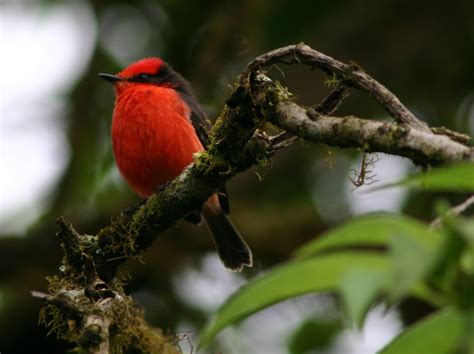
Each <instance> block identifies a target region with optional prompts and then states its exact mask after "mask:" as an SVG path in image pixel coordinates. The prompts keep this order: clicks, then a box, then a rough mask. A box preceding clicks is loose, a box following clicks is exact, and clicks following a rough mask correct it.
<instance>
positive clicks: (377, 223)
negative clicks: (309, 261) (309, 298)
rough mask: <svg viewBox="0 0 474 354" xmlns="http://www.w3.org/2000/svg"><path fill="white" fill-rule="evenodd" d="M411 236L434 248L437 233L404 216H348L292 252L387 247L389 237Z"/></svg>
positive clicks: (305, 254) (302, 254) (308, 253)
mask: <svg viewBox="0 0 474 354" xmlns="http://www.w3.org/2000/svg"><path fill="white" fill-rule="evenodd" d="M402 233H403V234H407V235H411V236H412V237H413V238H415V239H416V240H418V242H421V243H422V244H424V245H428V247H430V248H431V247H432V248H435V247H436V245H437V244H438V243H439V242H440V240H441V236H440V234H439V233H437V232H436V231H434V230H429V229H428V227H427V225H426V224H423V223H420V222H418V221H416V220H414V219H411V218H407V217H404V216H397V215H391V214H373V215H367V216H362V217H359V218H355V219H352V220H351V221H349V222H347V223H345V224H344V225H342V226H340V227H337V228H335V229H332V230H330V231H328V232H326V233H324V234H322V235H321V236H319V237H318V238H317V239H315V240H314V241H311V242H309V243H308V244H306V245H305V246H303V247H301V248H300V249H299V250H297V251H296V257H297V258H304V257H308V256H311V255H313V254H315V253H318V252H322V251H328V250H333V249H337V248H343V247H346V248H347V247H355V246H357V247H360V246H376V247H379V246H388V244H389V242H390V240H391V238H392V237H394V236H397V235H399V234H402Z"/></svg>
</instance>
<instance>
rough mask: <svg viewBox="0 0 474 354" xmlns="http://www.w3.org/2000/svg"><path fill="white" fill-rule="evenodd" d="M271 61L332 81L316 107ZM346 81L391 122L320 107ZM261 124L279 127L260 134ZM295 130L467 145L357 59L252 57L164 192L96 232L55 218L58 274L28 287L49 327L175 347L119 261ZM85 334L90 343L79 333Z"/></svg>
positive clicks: (377, 142) (463, 152)
mask: <svg viewBox="0 0 474 354" xmlns="http://www.w3.org/2000/svg"><path fill="white" fill-rule="evenodd" d="M277 62H284V63H287V64H293V63H297V62H303V63H305V64H308V65H310V66H311V67H312V68H314V67H318V68H320V69H322V70H324V71H326V72H328V73H329V74H334V75H336V76H337V77H338V78H339V79H340V83H339V86H338V87H337V88H336V89H335V90H333V92H332V93H331V94H330V95H329V96H328V97H327V98H326V99H325V100H324V101H323V102H322V103H321V104H320V105H317V106H314V107H304V106H302V105H299V104H298V103H296V100H295V99H294V97H293V96H292V95H291V93H289V92H288V91H287V90H286V89H285V88H283V87H282V86H281V85H280V84H278V83H276V82H273V81H271V80H270V79H269V78H268V77H266V76H265V75H264V74H262V73H260V72H259V71H258V69H259V68H261V67H264V66H268V65H272V64H274V63H277ZM346 86H353V87H356V88H359V89H362V90H364V91H366V92H369V93H370V94H371V95H373V96H374V97H375V99H377V101H379V103H380V104H382V105H383V106H384V107H385V108H386V109H387V111H388V112H390V114H391V115H392V116H393V117H394V118H395V121H396V123H389V122H378V121H371V120H367V119H361V118H357V117H354V116H349V117H343V118H340V117H331V116H329V114H332V112H333V111H334V110H335V109H336V108H337V106H338V104H339V103H340V102H341V101H342V100H343V99H344V97H345V96H346V95H347V92H346ZM267 122H270V123H272V124H274V125H276V126H278V127H279V128H281V129H282V130H283V133H282V134H280V135H277V136H274V137H268V136H267V135H266V134H265V132H264V131H263V129H264V127H265V124H266V123H267ZM295 137H299V138H302V139H305V140H308V141H312V142H314V143H324V144H327V145H330V146H335V147H340V148H359V149H363V150H364V151H366V152H384V153H389V154H395V155H399V156H404V157H407V158H409V159H411V160H413V161H414V162H415V163H418V164H442V163H452V162H456V161H460V160H469V161H473V160H474V153H473V149H472V148H470V147H467V146H465V145H463V144H461V143H459V142H456V141H453V140H451V139H449V138H448V137H447V136H445V135H437V134H433V133H432V132H431V130H430V129H429V128H428V127H427V126H426V124H425V123H423V122H421V121H419V120H418V118H416V117H415V116H414V115H413V114H412V113H411V112H410V111H408V109H407V108H406V107H405V106H404V105H403V104H402V103H401V102H400V101H399V100H398V98H397V97H395V95H393V93H391V92H390V91H389V90H387V89H386V88H385V87H384V86H382V85H381V84H380V83H378V82H377V81H376V80H374V79H373V78H371V77H370V76H369V75H367V74H366V73H365V72H364V71H363V70H362V69H360V68H359V67H358V66H356V65H353V64H352V65H347V64H343V63H341V62H339V61H336V60H335V59H333V58H330V57H328V56H326V55H324V54H322V53H319V52H317V51H315V50H313V49H311V48H309V47H308V46H305V45H303V44H299V45H295V46H288V47H284V48H280V49H277V50H275V51H272V52H269V53H267V54H264V55H262V56H260V57H258V58H256V59H255V60H253V61H252V62H251V63H250V64H249V65H248V66H247V67H246V69H245V70H244V72H243V73H242V75H241V76H240V79H239V81H238V83H237V85H236V86H235V88H234V90H233V92H232V94H231V96H230V98H229V99H228V100H227V102H226V105H225V107H224V108H223V110H222V113H221V115H220V117H219V118H218V119H217V121H216V123H215V125H214V127H213V129H212V131H211V132H210V145H209V147H208V150H207V151H206V152H201V153H199V154H196V156H195V159H194V163H193V164H192V165H190V166H188V167H187V168H186V169H185V170H184V171H183V173H182V174H181V175H180V176H179V177H177V178H176V179H174V180H173V181H172V182H171V183H170V184H169V185H168V186H167V187H166V188H165V189H164V190H162V191H160V192H159V193H158V194H155V195H153V196H151V197H150V198H148V200H147V201H146V203H145V204H144V205H142V206H140V207H139V208H137V209H136V210H134V211H133V212H132V213H128V214H124V215H122V216H120V217H117V218H116V219H115V220H114V221H113V222H112V223H111V224H110V225H109V226H107V227H105V228H103V229H102V230H100V231H99V232H98V233H97V234H96V235H81V234H79V233H78V232H77V231H76V230H74V228H73V226H72V225H71V224H69V223H67V222H66V221H65V220H64V219H62V218H60V219H59V220H58V224H59V227H60V231H59V233H58V235H59V240H60V242H61V245H62V247H63V249H64V253H65V255H64V259H63V261H62V265H61V267H60V272H61V273H60V275H59V276H57V277H53V278H51V284H50V288H49V294H39V293H34V296H36V297H40V298H42V299H44V300H45V301H47V303H48V304H49V305H50V306H52V307H53V308H55V309H56V312H54V310H52V309H51V308H50V311H52V312H51V313H52V314H53V316H52V317H53V319H52V321H51V323H52V325H53V328H56V330H57V331H58V332H60V333H59V334H60V335H62V336H63V337H65V338H66V339H68V340H69V341H71V342H74V343H76V344H77V345H79V347H80V348H81V349H82V350H83V351H85V352H90V353H103V352H106V351H108V350H112V349H113V348H118V349H120V350H121V351H124V352H126V351H130V350H132V351H133V352H144V353H160V352H163V351H164V350H165V349H166V350H168V352H169V353H174V352H178V349H177V348H176V346H175V345H174V343H173V341H172V338H171V339H170V338H167V337H164V336H163V335H161V333H160V332H159V331H158V330H156V329H153V328H151V327H150V326H148V325H147V324H146V323H145V321H144V319H143V315H142V314H141V312H140V311H139V310H138V309H137V308H136V307H135V305H134V304H133V301H132V300H131V299H130V298H129V297H128V296H126V294H125V293H124V290H123V284H122V280H121V277H120V275H119V267H120V265H121V264H123V263H124V262H125V261H126V260H127V259H129V258H132V257H134V256H137V255H139V254H140V253H141V252H142V251H143V250H146V249H147V248H148V247H149V246H150V245H151V244H152V243H153V242H154V241H155V240H156V239H157V237H158V236H159V234H160V233H162V232H163V231H165V230H166V229H168V228H170V227H171V226H173V225H174V224H175V223H176V222H178V221H179V220H180V219H181V218H182V217H184V216H185V215H187V214H188V213H190V212H192V211H199V210H200V209H201V206H202V204H203V203H204V202H205V201H206V200H207V199H208V198H209V196H210V195H211V194H212V193H214V192H216V191H217V190H219V188H220V187H222V186H223V185H224V184H225V183H226V182H227V181H229V180H230V179H231V178H233V177H234V176H236V175H237V174H238V173H240V172H243V171H245V170H247V169H249V168H251V167H252V166H254V165H256V164H259V163H262V162H265V161H266V160H267V159H268V158H270V157H271V156H272V155H273V154H274V153H275V151H276V150H277V149H280V148H282V147H284V146H287V144H288V142H292V141H294V140H296V138H295ZM88 339H89V340H88Z"/></svg>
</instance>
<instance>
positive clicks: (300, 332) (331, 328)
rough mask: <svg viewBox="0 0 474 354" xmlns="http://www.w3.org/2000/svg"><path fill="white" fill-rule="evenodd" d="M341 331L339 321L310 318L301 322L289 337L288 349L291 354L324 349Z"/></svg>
mask: <svg viewBox="0 0 474 354" xmlns="http://www.w3.org/2000/svg"><path fill="white" fill-rule="evenodd" d="M341 330H342V325H341V323H340V321H337V320H328V319H319V318H312V319H310V320H308V321H305V322H303V324H302V325H301V326H299V327H298V328H297V329H296V331H294V332H293V334H292V335H291V337H290V340H289V343H288V349H289V352H290V353H291V354H303V353H308V352H314V351H315V350H317V349H324V348H326V347H327V346H329V344H331V342H332V340H333V338H334V337H335V336H336V335H337V334H338V333H339V332H340V331H341Z"/></svg>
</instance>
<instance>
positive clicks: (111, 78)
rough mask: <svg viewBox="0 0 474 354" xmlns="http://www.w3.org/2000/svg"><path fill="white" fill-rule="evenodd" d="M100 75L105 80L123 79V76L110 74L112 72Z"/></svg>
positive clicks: (112, 81)
mask: <svg viewBox="0 0 474 354" xmlns="http://www.w3.org/2000/svg"><path fill="white" fill-rule="evenodd" d="M99 77H101V78H102V79H104V80H107V81H108V82H111V83H113V84H114V83H116V82H117V81H122V80H123V79H122V78H121V77H118V76H115V75H110V74H102V73H101V74H99Z"/></svg>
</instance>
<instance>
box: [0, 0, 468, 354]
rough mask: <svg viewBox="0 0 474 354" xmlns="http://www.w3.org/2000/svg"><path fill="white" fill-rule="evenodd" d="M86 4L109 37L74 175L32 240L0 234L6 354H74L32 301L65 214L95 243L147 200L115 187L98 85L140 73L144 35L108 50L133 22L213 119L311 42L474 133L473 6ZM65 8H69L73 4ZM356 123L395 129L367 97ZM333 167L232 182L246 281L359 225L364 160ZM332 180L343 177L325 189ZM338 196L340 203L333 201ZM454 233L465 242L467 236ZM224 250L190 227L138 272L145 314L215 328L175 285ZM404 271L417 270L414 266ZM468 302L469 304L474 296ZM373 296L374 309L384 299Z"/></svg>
mask: <svg viewBox="0 0 474 354" xmlns="http://www.w3.org/2000/svg"><path fill="white" fill-rule="evenodd" d="M83 4H84V6H90V7H91V8H92V10H93V13H94V16H95V18H96V21H97V23H98V31H99V33H98V39H97V42H96V43H95V49H94V52H93V54H92V57H91V58H84V61H88V62H89V65H88V68H87V70H86V71H85V72H84V73H83V75H82V77H81V78H80V79H79V80H78V82H76V83H75V85H74V88H73V89H72V90H71V91H70V92H68V93H67V94H66V95H64V102H65V104H66V105H67V109H65V110H64V114H63V117H62V119H63V120H64V122H65V124H64V126H66V127H67V136H68V142H69V144H70V148H71V158H70V161H69V164H68V166H67V167H66V169H65V171H64V173H63V175H62V177H61V179H60V181H59V183H58V184H57V186H56V188H55V189H54V191H53V192H52V193H51V196H50V203H48V204H45V205H44V208H43V210H42V214H43V216H42V217H41V218H40V219H39V220H38V221H37V222H36V223H35V224H34V225H33V226H32V227H31V228H30V229H29V230H28V232H27V233H26V235H25V237H22V238H19V237H16V236H11V235H5V234H2V235H0V259H1V260H2V261H1V262H0V299H1V302H0V328H2V331H0V351H2V352H5V353H11V352H16V353H31V352H35V353H63V352H65V350H66V345H65V343H62V342H60V341H57V340H56V338H54V337H47V336H46V329H45V328H43V327H38V326H37V316H38V312H39V308H40V306H41V304H40V303H38V302H37V301H35V300H33V299H32V298H31V296H30V294H29V291H30V290H32V289H38V290H41V289H43V290H44V289H45V288H46V281H45V280H44V277H45V276H46V275H48V274H52V273H55V271H56V268H57V266H58V264H59V261H60V257H61V250H60V249H59V247H58V242H57V239H56V238H55V232H56V229H55V225H54V220H55V218H56V217H57V216H59V215H64V216H65V217H66V219H68V220H70V221H72V222H73V224H74V225H75V226H76V228H77V229H78V230H79V231H80V232H81V233H94V232H95V231H97V230H98V229H99V228H100V227H102V226H104V225H106V224H107V223H108V222H109V221H110V218H112V217H113V216H114V215H117V214H118V213H120V211H121V210H122V209H125V208H127V207H129V206H131V205H133V204H135V203H136V202H137V201H138V199H137V197H136V196H134V195H133V193H132V192H131V191H130V190H129V189H128V187H126V186H125V185H122V184H121V185H117V184H114V183H109V182H107V181H108V178H109V177H110V173H111V170H112V167H113V157H112V154H111V150H110V145H109V141H110V133H109V125H110V118H111V114H112V106H113V93H112V91H111V89H110V87H109V86H108V85H104V83H103V82H102V81H101V80H98V78H97V76H96V75H97V73H98V72H116V71H118V70H119V69H120V68H121V67H123V66H124V65H125V64H126V63H125V62H124V59H123V57H121V56H120V55H117V54H114V53H116V52H117V53H121V54H122V55H125V56H126V55H127V53H130V52H131V49H130V48H132V47H133V44H134V42H136V41H138V40H139V39H140V33H138V34H136V35H135V37H133V36H132V37H131V39H130V40H129V41H130V43H129V42H127V41H125V39H123V42H122V43H121V46H119V47H120V48H115V51H112V50H111V49H110V48H109V46H108V44H110V43H111V42H112V41H111V40H110V35H111V34H113V32H114V31H115V30H116V29H117V28H120V25H122V24H124V23H127V21H128V19H129V17H130V16H131V14H132V13H133V14H135V15H136V16H138V18H139V22H140V23H142V24H146V26H148V27H147V28H148V32H147V36H146V42H145V43H144V44H143V45H142V46H141V47H139V48H138V49H135V50H134V51H133V53H134V56H135V57H136V59H138V58H140V57H145V56H151V55H159V56H162V57H163V58H165V59H166V60H167V61H168V62H169V63H170V64H171V65H172V66H173V67H174V68H175V69H176V70H177V71H179V72H181V73H182V74H183V75H184V76H185V77H187V78H188V79H189V80H190V82H191V84H192V85H193V87H194V90H195V93H196V95H197V96H198V98H199V99H200V101H201V103H202V104H203V107H204V108H205V109H206V111H207V112H208V113H209V115H210V117H211V118H212V119H213V118H215V116H216V115H217V114H218V113H219V110H220V109H221V107H222V105H223V102H224V101H225V99H226V98H227V96H228V94H229V92H230V90H228V89H227V86H228V85H230V84H232V83H233V81H234V79H235V76H236V75H237V74H238V73H239V71H240V70H241V69H242V68H243V67H244V65H245V64H246V63H247V62H248V61H249V60H250V59H252V58H253V57H255V56H256V55H258V54H261V53H263V52H264V51H266V50H270V49H274V48H276V47H278V46H283V45H287V44H290V43H297V42H300V41H304V42H305V43H307V44H309V45H310V46H312V47H314V48H316V49H318V50H320V51H322V52H324V53H326V54H328V55H331V56H334V57H336V58H338V59H340V60H344V61H355V62H357V63H358V64H359V65H361V66H362V67H363V68H365V69H366V70H367V71H368V72H369V73H371V74H372V75H373V76H374V77H375V78H377V79H378V80H379V81H381V82H382V83H383V84H385V85H386V86H387V87H389V88H390V89H391V90H393V91H394V92H395V93H396V94H398V95H399V97H400V99H401V100H402V101H403V102H405V103H406V104H407V105H408V106H409V107H411V108H413V109H414V110H415V111H416V112H417V114H418V115H419V116H420V117H422V118H423V119H424V120H426V121H427V122H428V123H429V124H430V125H437V126H440V125H444V126H447V127H448V128H451V129H454V130H458V131H461V132H465V133H470V134H471V135H472V133H473V132H472V129H473V128H472V123H470V122H469V117H470V116H469V109H472V104H473V100H474V99H473V93H474V71H473V70H472V63H474V2H473V1H471V0H454V1H452V2H450V3H449V6H448V5H447V4H446V3H445V2H443V1H428V0H422V1H417V2H416V3H413V1H408V0H400V1H395V0H369V1H364V2H363V3H361V2H360V1H355V0H346V1H342V0H338V1H310V0H302V1H289V0H276V1H271V2H270V1H263V0H243V1H211V0H207V1H189V0H177V1H176V0H173V1H171V0H163V1H158V0H157V1H134V2H132V1H126V0H123V1H99V0H90V1H84V2H83ZM88 4H89V5H88ZM8 5H9V4H8V3H2V6H8ZM17 5H18V6H23V7H25V8H26V9H27V8H28V7H32V6H42V7H43V10H44V11H45V12H47V11H49V10H50V9H51V8H52V7H54V6H57V5H58V2H56V1H38V2H37V3H33V2H21V3H20V4H17ZM61 5H65V6H67V2H65V3H64V4H61ZM135 15H134V16H135ZM106 19H107V21H106ZM32 40H33V39H32ZM280 69H281V70H282V71H283V72H284V73H285V75H284V76H283V75H282V74H281V73H280V72H279V71H278V70H276V69H272V70H270V74H271V75H272V76H274V77H275V78H278V79H279V80H281V81H283V82H284V84H286V85H287V86H288V87H289V89H290V91H292V92H293V93H294V94H295V95H296V96H297V97H299V98H300V100H301V101H302V102H304V103H306V104H313V103H317V102H318V99H320V98H321V97H323V96H324V95H325V93H326V92H327V88H326V87H325V86H324V84H323V83H322V82H323V80H324V76H323V75H322V74H320V73H316V72H315V73H312V72H308V71H307V69H306V68H301V67H288V68H287V67H281V68H280ZM469 107H471V108H469ZM348 113H351V114H358V115H360V116H362V117H374V118H384V117H385V113H383V111H382V110H381V109H380V107H378V106H377V105H376V104H375V103H373V102H372V101H371V100H370V98H369V97H366V96H363V95H362V94H359V93H355V94H353V95H352V96H351V97H350V98H349V99H348V101H347V103H345V104H344V105H343V107H341V110H340V111H339V112H338V114H348ZM471 117H472V116H471ZM469 129H471V131H470V130H469ZM331 154H332V155H337V156H338V157H336V158H335V161H336V162H337V163H338V165H337V166H336V167H335V170H330V168H329V167H328V165H327V164H325V163H324V161H325V160H326V159H327V158H328V150H327V149H326V148H324V147H320V146H312V145H308V144H299V145H298V146H293V147H291V148H290V149H287V150H286V151H282V152H281V153H280V154H279V155H277V156H276V157H275V158H274V160H273V162H272V164H271V166H270V167H269V168H267V169H264V170H262V171H259V174H260V175H261V176H263V180H262V181H261V182H260V181H259V179H258V178H257V177H256V176H255V175H254V174H252V173H248V174H246V175H242V176H239V177H238V178H236V179H235V180H233V181H232V182H231V183H230V185H229V186H228V189H229V192H230V196H231V203H232V205H231V208H232V218H233V220H234V222H235V224H236V225H238V227H239V229H240V230H241V232H242V234H243V235H245V238H246V239H247V240H248V242H249V244H250V245H251V247H252V248H253V250H254V255H255V263H256V266H255V268H254V269H253V270H251V271H249V272H248V273H247V274H245V275H246V276H251V275H253V274H255V273H257V272H258V271H260V270H262V269H266V268H267V267H269V266H272V265H274V264H276V263H280V262H281V261H284V260H286V259H288V258H289V257H290V255H291V254H292V252H293V251H294V250H295V249H296V248H297V247H298V246H300V245H302V244H303V243H304V242H306V241H308V240H311V239H312V238H313V237H314V235H319V234H320V233H322V232H323V231H325V230H326V229H328V228H329V227H330V226H332V224H334V223H339V222H341V221H342V220H341V219H342V218H343V217H344V216H346V217H350V212H349V211H348V210H349V208H348V203H350V202H351V200H348V199H347V198H346V197H344V196H343V193H342V192H341V190H342V187H341V183H343V182H344V180H345V176H346V171H347V170H346V169H347V168H348V167H349V162H350V160H352V159H354V158H355V157H356V156H357V152H350V151H349V152H346V151H332V152H331ZM341 156H343V157H344V158H342V157H341ZM321 176H329V178H325V179H324V180H323V179H320V178H322V177H321ZM318 181H320V182H319V183H318ZM321 181H324V183H322V182H321ZM382 182H383V181H382ZM327 190H336V191H337V193H334V194H333V195H331V197H330V199H323V198H322V196H323V195H324V192H325V191H327ZM440 197H443V198H445V199H447V200H449V201H450V202H451V203H456V202H459V201H460V200H461V199H462V198H463V196H462V195H459V194H453V193H449V192H432V191H423V192H419V191H411V192H410V193H409V195H408V197H407V198H406V201H405V204H404V205H403V209H404V210H405V211H406V213H407V214H408V215H411V216H414V217H416V218H418V219H421V220H429V219H430V218H433V216H435V213H433V208H431V207H430V206H431V205H432V204H433V202H434V201H435V200H438V199H439V198H440ZM330 207H331V208H336V209H334V210H343V211H344V212H341V213H334V215H332V217H331V218H330V219H329V218H327V217H326V216H323V215H322V213H320V212H319V211H320V210H325V209H328V208H330ZM331 210H333V209H331ZM465 227H468V226H465ZM471 229H472V228H471ZM451 232H452V233H453V234H458V233H462V232H463V231H461V230H458V229H457V228H456V227H453V228H452V231H451ZM408 234H410V233H408ZM450 239H451V238H450ZM321 240H323V239H321ZM392 246H393V247H395V248H394V252H393V254H394V258H397V257H398V256H397V251H396V249H397V247H398V246H399V247H400V248H402V249H403V247H405V246H404V245H398V246H397V245H390V247H392ZM449 249H451V248H449ZM452 249H453V255H452V256H449V257H447V258H446V262H447V263H448V264H452V263H453V262H454V263H456V262H457V261H458V260H459V257H462V264H463V265H464V266H465V267H470V265H472V262H473V261H472V252H471V254H470V256H469V254H466V253H465V252H464V251H463V252H462V255H460V254H458V253H459V252H457V251H456V248H455V247H454V246H453V248H452ZM212 250H213V245H212V242H211V240H210V238H209V237H208V235H207V230H205V228H203V227H201V228H196V227H193V226H190V225H187V224H185V223H181V224H180V225H178V226H177V227H175V228H173V229H171V230H169V232H167V233H166V234H165V235H163V236H162V237H161V238H160V240H159V241H158V242H157V243H156V244H155V245H154V247H152V249H150V250H149V251H148V252H147V253H146V254H145V255H144V256H143V261H144V263H145V264H141V263H138V262H135V263H132V264H130V265H129V268H130V273H131V275H132V277H131V280H130V283H129V286H128V291H129V292H130V293H132V294H133V295H134V296H135V298H136V299H137V301H138V302H139V305H140V306H142V307H144V308H145V310H146V316H147V319H148V320H149V321H150V322H151V323H152V324H154V325H157V326H160V327H161V328H163V329H165V330H170V331H174V330H176V329H177V328H178V327H179V326H180V325H181V326H182V325H183V324H186V326H187V327H189V328H200V327H202V325H203V323H204V322H205V320H206V318H207V315H208V314H207V312H206V310H204V309H202V308H199V307H197V306H193V305H191V304H189V302H186V301H184V300H183V297H182V296H180V294H179V293H178V291H177V287H176V286H175V282H176V281H177V282H179V281H180V280H179V279H180V278H179V276H180V274H182V273H183V272H184V270H185V269H186V267H187V266H188V267H190V268H192V269H194V268H197V269H199V265H200V264H201V263H200V260H201V259H202V257H203V256H204V255H205V254H207V253H208V252H210V251H212ZM402 253H403V252H402ZM456 264H457V263H456ZM443 269H449V267H447V268H443ZM455 269H457V268H455ZM469 269H470V268H469ZM399 271H400V272H403V271H406V270H404V269H403V267H401V268H400V269H399ZM447 273H448V274H446V275H445V276H443V277H442V278H441V279H438V280H437V282H438V283H439V284H440V287H441V289H442V290H443V287H444V286H447V285H445V284H444V283H445V282H448V284H450V281H451V280H449V281H448V280H446V277H448V278H449V277H452V278H456V277H457V276H459V274H457V272H456V271H454V270H450V271H448V272H447ZM420 276H421V275H420ZM354 278H357V274H355V275H353V276H351V277H349V278H348V279H346V280H345V281H347V282H349V284H350V283H351V282H353V281H354ZM176 279H178V280H176ZM416 280H418V278H417V279H416ZM448 288H449V287H448ZM342 289H344V286H343V287H342ZM461 290H462V291H465V292H466V294H469V291H470V290H469V289H464V288H462V289H461ZM461 290H460V291H461ZM443 291H447V290H446V289H444V290H443ZM346 294H347V295H345V296H346V300H345V301H346V302H347V306H348V308H351V306H352V308H353V311H352V312H353V313H354V316H356V317H357V316H359V315H357V314H359V313H360V311H361V310H360V308H365V306H364V304H365V303H366V302H367V301H362V300H361V299H359V300H358V301H359V302H356V303H351V301H352V300H351V299H350V296H349V295H350V294H349V293H347V292H346ZM421 294H423V292H421ZM359 295H360V296H366V297H368V298H371V297H372V296H369V295H371V294H370V293H369V294H365V295H364V294H359ZM417 295H419V294H417ZM348 296H349V297H348ZM397 296H400V294H398V295H397ZM461 300H462V299H460V301H461ZM461 302H462V301H461ZM429 310H432V309H431V308H430V309H429ZM401 311H403V306H402V307H401ZM425 314H426V308H425V307H422V306H419V307H416V308H415V309H411V311H410V318H412V319H414V320H415V319H418V318H420V317H421V316H422V315H425ZM302 320H303V318H302ZM180 328H181V327H180ZM330 333H332V332H331V331H328V336H329V334H330ZM295 336H296V335H295ZM293 338H295V337H293ZM400 342H402V339H400ZM318 343H319V342H318ZM301 345H303V344H301ZM293 348H294V347H293ZM295 350H296V349H295Z"/></svg>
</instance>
